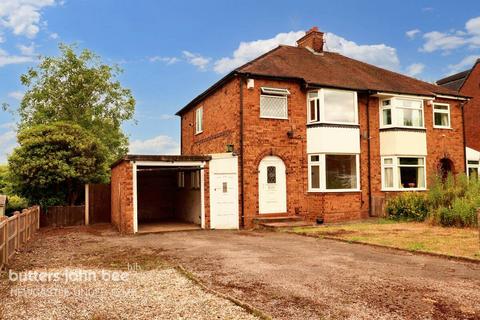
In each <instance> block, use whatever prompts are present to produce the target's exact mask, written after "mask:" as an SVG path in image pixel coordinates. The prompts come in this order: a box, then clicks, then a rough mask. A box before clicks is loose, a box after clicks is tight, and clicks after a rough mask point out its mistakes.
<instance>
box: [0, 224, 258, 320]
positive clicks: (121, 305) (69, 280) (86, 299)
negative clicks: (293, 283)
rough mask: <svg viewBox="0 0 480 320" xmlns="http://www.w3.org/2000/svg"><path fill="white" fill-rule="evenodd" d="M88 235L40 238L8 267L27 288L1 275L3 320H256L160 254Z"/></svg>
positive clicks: (67, 232) (75, 232)
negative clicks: (27, 277) (166, 260)
mask: <svg viewBox="0 0 480 320" xmlns="http://www.w3.org/2000/svg"><path fill="white" fill-rule="evenodd" d="M79 231H80V232H79ZM84 231H87V232H84ZM88 231H92V230H88V229H87V230H86V229H85V228H72V229H64V230H49V231H43V232H42V231H41V232H40V234H39V235H37V236H36V238H34V240H33V241H31V242H30V243H29V244H28V246H27V248H26V249H25V250H22V252H20V253H19V254H17V255H16V257H15V260H14V261H13V263H12V265H11V266H10V267H11V271H12V274H16V275H19V276H20V277H22V279H23V281H18V280H20V278H19V279H14V278H12V277H13V276H12V275H9V274H8V273H6V272H3V273H0V319H8V320H16V319H19V320H20V319H22V320H23V319H62V320H63V319H72V320H73V319H75V320H76V319H88V320H107V319H108V320H110V319H148V320H150V319H205V320H210V319H232V320H234V319H246V320H254V319H257V317H255V316H253V315H252V314H250V313H249V312H247V311H246V310H245V309H243V308H242V307H239V306H238V305H236V304H234V303H233V302H231V301H230V300H227V299H224V298H222V297H219V296H218V295H215V294H213V293H211V292H209V291H206V290H204V289H203V288H202V287H200V286H199V285H198V284H197V283H195V282H194V281H192V280H190V279H189V278H188V277H186V276H185V275H184V274H183V273H181V272H179V271H177V269H175V268H172V267H171V266H170V265H168V264H166V263H165V262H164V261H163V260H162V259H161V258H159V257H160V255H159V252H158V251H157V250H152V249H144V248H140V249H132V248H128V247H125V246H123V245H121V246H117V245H115V243H116V242H118V241H115V242H110V241H109V240H111V239H117V240H118V239H126V238H117V234H116V233H109V234H108V235H103V236H102V235H101V233H97V232H96V233H93V234H92V233H91V232H88ZM93 231H95V230H93ZM40 275H44V278H41V276H40ZM47 275H50V276H51V278H50V279H48V280H45V279H46V278H45V277H46V276H47ZM55 275H57V276H58V277H57V278H54V276H55ZM26 276H29V277H30V278H29V280H28V281H25V279H26V278H25V277H26ZM9 279H10V280H9ZM11 279H14V280H13V281H12V280H11Z"/></svg>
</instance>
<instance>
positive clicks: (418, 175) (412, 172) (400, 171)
mask: <svg viewBox="0 0 480 320" xmlns="http://www.w3.org/2000/svg"><path fill="white" fill-rule="evenodd" d="M425 188H426V172H425V157H393V156H392V157H389V156H388V157H387V156H386V157H382V189H383V190H403V189H411V190H425Z"/></svg>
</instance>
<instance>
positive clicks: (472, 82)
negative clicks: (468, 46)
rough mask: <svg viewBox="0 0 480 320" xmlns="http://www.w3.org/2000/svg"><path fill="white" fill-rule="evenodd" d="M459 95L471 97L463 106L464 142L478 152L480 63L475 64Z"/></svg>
mask: <svg viewBox="0 0 480 320" xmlns="http://www.w3.org/2000/svg"><path fill="white" fill-rule="evenodd" d="M460 94H462V95H465V96H469V97H472V99H471V100H470V101H468V102H467V103H466V105H465V135H466V137H465V140H466V143H467V146H468V147H470V148H472V149H475V150H479V151H480V126H479V123H480V63H477V64H475V66H474V68H473V70H472V71H471V73H470V76H469V77H468V79H467V80H466V81H465V83H464V84H463V87H462V88H461V90H460Z"/></svg>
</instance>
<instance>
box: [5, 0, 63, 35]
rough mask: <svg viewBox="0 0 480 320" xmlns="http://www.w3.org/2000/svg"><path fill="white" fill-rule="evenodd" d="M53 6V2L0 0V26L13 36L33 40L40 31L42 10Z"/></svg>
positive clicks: (42, 0)
mask: <svg viewBox="0 0 480 320" xmlns="http://www.w3.org/2000/svg"><path fill="white" fill-rule="evenodd" d="M54 4H55V0H2V1H0V26H2V27H4V28H6V29H10V30H11V31H12V32H13V34H15V35H23V36H26V37H28V38H34V37H35V36H36V35H37V33H38V31H39V30H40V26H39V25H40V23H41V21H40V17H41V11H42V9H43V8H45V7H48V6H53V5H54Z"/></svg>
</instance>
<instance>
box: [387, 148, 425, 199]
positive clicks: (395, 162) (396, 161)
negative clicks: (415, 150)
mask: <svg viewBox="0 0 480 320" xmlns="http://www.w3.org/2000/svg"><path fill="white" fill-rule="evenodd" d="M400 158H418V159H423V165H400ZM385 159H392V163H391V164H385ZM426 161H427V159H426V157H425V156H418V155H408V156H403V155H402V156H382V157H381V182H382V191H425V190H427V163H426ZM399 167H417V168H418V167H423V180H424V181H425V187H423V188H400V187H398V186H399V185H400V171H399ZM385 168H393V187H386V186H385Z"/></svg>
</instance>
